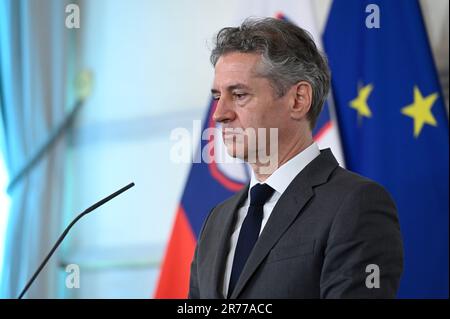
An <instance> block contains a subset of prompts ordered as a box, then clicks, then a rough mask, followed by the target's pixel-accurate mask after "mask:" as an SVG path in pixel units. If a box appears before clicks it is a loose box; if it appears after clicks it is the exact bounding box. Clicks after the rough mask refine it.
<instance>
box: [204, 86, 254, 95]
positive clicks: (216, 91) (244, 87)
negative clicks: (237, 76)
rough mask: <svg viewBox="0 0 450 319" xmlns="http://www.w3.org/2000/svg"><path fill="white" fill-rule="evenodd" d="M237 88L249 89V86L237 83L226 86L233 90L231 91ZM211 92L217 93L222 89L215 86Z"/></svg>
mask: <svg viewBox="0 0 450 319" xmlns="http://www.w3.org/2000/svg"><path fill="white" fill-rule="evenodd" d="M236 89H240V90H242V89H244V90H248V89H249V87H248V86H246V85H245V84H242V83H237V84H232V85H229V86H227V88H226V90H227V91H229V92H231V91H233V90H236ZM211 93H212V94H217V93H220V91H219V90H217V89H215V88H212V89H211Z"/></svg>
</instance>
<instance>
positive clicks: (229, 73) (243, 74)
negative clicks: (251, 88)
mask: <svg viewBox="0 0 450 319" xmlns="http://www.w3.org/2000/svg"><path fill="white" fill-rule="evenodd" d="M260 60H261V55H260V54H258V53H240V52H232V53H228V54H225V55H223V56H221V57H220V58H219V59H218V60H217V63H216V66H215V73H214V75H215V76H214V86H222V85H227V84H229V83H231V82H236V81H239V82H242V83H244V84H245V83H246V82H248V81H249V80H251V78H255V77H257V66H258V65H259V62H260Z"/></svg>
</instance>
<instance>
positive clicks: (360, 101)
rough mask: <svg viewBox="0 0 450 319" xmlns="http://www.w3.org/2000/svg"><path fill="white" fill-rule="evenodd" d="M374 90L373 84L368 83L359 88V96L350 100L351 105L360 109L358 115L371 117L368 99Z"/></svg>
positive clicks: (357, 109)
mask: <svg viewBox="0 0 450 319" xmlns="http://www.w3.org/2000/svg"><path fill="white" fill-rule="evenodd" d="M372 90H373V85H372V84H368V85H366V86H364V87H362V88H360V89H359V90H358V96H357V97H356V98H355V99H354V100H352V101H350V107H351V108H352V109H355V110H356V111H358V116H359V117H361V116H365V117H371V116H372V112H371V111H370V108H369V106H368V105H367V99H368V98H369V95H370V93H371V92H372Z"/></svg>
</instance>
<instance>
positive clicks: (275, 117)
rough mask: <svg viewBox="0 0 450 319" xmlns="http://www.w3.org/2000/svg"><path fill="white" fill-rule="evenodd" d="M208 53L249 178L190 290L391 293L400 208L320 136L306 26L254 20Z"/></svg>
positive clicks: (198, 262)
mask: <svg viewBox="0 0 450 319" xmlns="http://www.w3.org/2000/svg"><path fill="white" fill-rule="evenodd" d="M211 61H212V63H213V65H214V66H215V79H214V85H213V88H212V94H213V96H214V98H215V99H216V100H217V108H216V110H215V113H214V120H215V121H217V122H219V123H221V124H222V130H223V140H224V143H225V146H226V148H227V151H228V153H229V154H230V155H232V156H234V157H238V158H241V159H244V160H245V161H247V162H249V165H251V167H252V171H253V174H252V177H251V181H250V184H249V185H248V186H247V187H245V188H244V189H243V190H241V191H240V192H238V193H237V194H235V195H234V196H232V197H231V198H229V199H228V200H226V201H224V202H223V203H221V204H219V205H217V206H216V207H215V208H214V209H213V210H212V211H211V213H210V214H209V216H208V218H207V220H206V221H205V223H204V225H203V228H202V231H201V233H200V236H199V239H198V243H197V247H196V250H195V255H194V259H193V262H192V266H191V277H190V291H189V297H190V298H393V297H395V295H396V291H397V289H398V286H399V281H400V276H401V273H402V270H403V248H402V239H401V234H400V229H399V221H398V217H397V213H396V207H395V204H394V202H393V201H392V199H391V197H390V196H389V194H388V193H387V192H386V191H385V190H384V189H383V188H382V187H381V186H380V185H378V184H376V183H375V182H373V181H370V180H368V179H366V178H364V177H361V176H359V175H356V174H354V173H352V172H349V171H347V170H345V169H343V168H341V167H339V166H338V163H337V161H336V160H335V158H334V156H333V154H332V153H331V151H330V150H329V149H326V150H319V148H318V146H317V144H316V143H314V141H313V138H312V129H313V128H314V125H315V122H316V119H317V117H318V115H319V113H320V111H321V109H322V106H323V104H324V101H325V99H326V97H327V94H328V90H329V83H330V76H329V70H328V66H327V62H326V59H325V58H324V57H323V56H322V55H321V54H320V53H319V51H318V49H317V48H316V46H315V44H314V42H313V40H312V39H311V37H310V36H309V35H308V33H307V32H305V31H304V30H303V29H301V28H298V27H296V26H294V25H293V24H291V23H289V22H286V21H281V20H277V19H271V18H264V19H252V20H250V19H247V20H246V21H244V23H243V24H242V25H241V26H240V27H237V28H231V27H230V28H224V29H222V30H221V31H220V32H219V33H218V35H217V38H216V46H215V48H214V49H213V51H212V54H211ZM270 128H272V129H273V128H275V129H276V130H277V133H278V136H277V137H278V138H277V140H276V141H275V144H276V143H277V145H276V146H277V147H276V152H275V153H274V152H271V154H269V156H270V159H274V158H275V159H277V163H276V164H277V165H267V160H264V161H263V157H264V156H263V155H265V154H268V151H269V150H272V149H273V146H274V145H275V144H274V141H273V140H271V139H267V138H266V139H264V137H267V136H268V135H270V134H269V131H270ZM261 130H262V131H261ZM255 131H256V135H255V134H250V132H255ZM262 133H267V134H262ZM380 155H381V154H380ZM269 164H270V163H269Z"/></svg>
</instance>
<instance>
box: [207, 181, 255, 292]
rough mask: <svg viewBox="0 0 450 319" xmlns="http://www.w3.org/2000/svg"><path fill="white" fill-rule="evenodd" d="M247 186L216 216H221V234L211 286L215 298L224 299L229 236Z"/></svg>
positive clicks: (245, 195)
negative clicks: (224, 278) (212, 286)
mask: <svg viewBox="0 0 450 319" xmlns="http://www.w3.org/2000/svg"><path fill="white" fill-rule="evenodd" d="M248 188H249V185H247V186H246V187H243V188H242V190H240V191H239V192H238V193H236V194H235V195H234V196H233V197H232V198H231V200H230V201H227V202H226V203H225V205H224V206H223V207H222V208H221V210H220V211H219V212H217V213H218V216H223V221H222V225H223V226H224V227H223V228H222V233H221V235H220V236H219V238H220V242H219V244H218V246H217V252H216V256H215V258H214V265H213V274H212V281H211V282H212V284H213V285H214V289H215V295H216V298H222V299H223V298H225V296H224V295H223V293H222V280H223V274H224V272H225V264H226V260H227V256H228V250H229V249H228V248H229V243H230V238H231V234H232V231H233V226H234V221H235V218H234V217H235V216H236V212H237V211H238V209H239V207H240V206H241V205H242V203H243V202H244V201H245V199H246V198H247V193H248Z"/></svg>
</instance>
